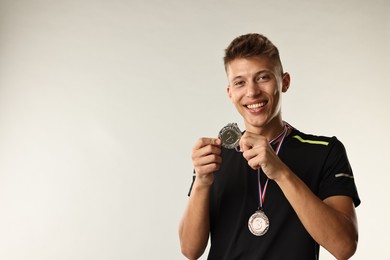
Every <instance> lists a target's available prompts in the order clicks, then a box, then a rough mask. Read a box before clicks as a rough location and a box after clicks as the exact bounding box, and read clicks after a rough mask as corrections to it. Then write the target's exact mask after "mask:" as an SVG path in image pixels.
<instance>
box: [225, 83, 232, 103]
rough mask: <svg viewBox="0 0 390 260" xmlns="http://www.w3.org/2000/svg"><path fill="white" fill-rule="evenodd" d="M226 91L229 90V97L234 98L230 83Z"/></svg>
mask: <svg viewBox="0 0 390 260" xmlns="http://www.w3.org/2000/svg"><path fill="white" fill-rule="evenodd" d="M226 92H227V94H228V96H229V99H230V100H232V89H231V87H230V85H228V86H227V87H226Z"/></svg>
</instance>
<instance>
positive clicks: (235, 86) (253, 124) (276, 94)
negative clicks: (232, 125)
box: [227, 57, 290, 133]
mask: <svg viewBox="0 0 390 260" xmlns="http://www.w3.org/2000/svg"><path fill="white" fill-rule="evenodd" d="M227 76H228V80H229V86H228V88H227V92H228V95H229V98H230V100H231V101H232V102H233V104H234V105H235V107H236V109H237V111H238V112H239V113H240V114H241V116H242V117H243V118H244V121H245V126H246V130H247V131H250V132H253V133H261V132H262V131H264V130H266V129H267V128H270V129H272V128H275V127H276V128H277V127H280V126H281V125H282V118H281V94H282V92H286V91H287V90H288V87H289V85H290V76H289V74H288V73H284V74H282V73H281V71H280V67H279V66H278V65H275V63H273V62H272V61H271V60H270V59H268V58H266V57H264V58H262V57H252V58H237V59H235V60H233V61H231V62H230V63H229V64H228V66H227Z"/></svg>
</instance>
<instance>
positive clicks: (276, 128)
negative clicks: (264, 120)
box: [246, 119, 285, 141]
mask: <svg viewBox="0 0 390 260" xmlns="http://www.w3.org/2000/svg"><path fill="white" fill-rule="evenodd" d="M284 126H285V123H284V122H283V121H282V120H281V119H280V120H276V121H275V122H270V123H268V124H267V125H265V126H262V127H254V126H249V127H248V126H247V127H246V130H247V131H248V132H251V133H254V134H259V135H262V136H265V137H266V138H267V140H268V141H271V140H272V139H274V138H275V137H277V136H278V135H280V134H281V133H282V132H283V130H284Z"/></svg>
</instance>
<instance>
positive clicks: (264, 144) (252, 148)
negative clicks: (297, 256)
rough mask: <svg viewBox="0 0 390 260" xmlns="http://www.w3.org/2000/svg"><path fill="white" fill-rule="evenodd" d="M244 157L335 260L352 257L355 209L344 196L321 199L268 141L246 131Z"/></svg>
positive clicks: (356, 232)
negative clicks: (276, 188)
mask: <svg viewBox="0 0 390 260" xmlns="http://www.w3.org/2000/svg"><path fill="white" fill-rule="evenodd" d="M240 147H242V148H243V152H244V153H243V156H244V157H245V158H246V159H247V161H248V164H249V165H250V166H251V167H252V168H253V169H257V168H259V167H261V168H262V170H263V172H264V173H265V174H266V175H267V176H268V178H270V179H272V180H274V181H275V182H276V183H277V184H278V185H279V187H280V188H281V190H282V191H283V193H284V195H285V196H286V198H287V200H288V201H289V203H290V204H291V206H292V207H293V209H294V210H295V212H296V214H297V216H298V218H299V219H300V221H301V222H302V224H303V225H304V227H305V229H306V230H307V231H308V233H309V234H310V235H311V236H312V237H313V239H314V240H315V241H316V242H317V243H318V244H320V245H321V246H323V247H324V248H326V249H327V250H328V251H329V252H330V253H331V254H332V255H334V256H335V257H336V258H337V259H340V260H344V259H348V258H349V257H351V256H352V255H353V254H354V253H355V251H356V247H357V240H358V230H357V220H356V214H355V208H354V205H353V202H352V199H351V198H349V197H347V196H333V197H329V198H327V199H325V200H324V201H322V200H320V199H319V198H318V197H317V196H316V195H315V194H314V193H313V192H312V191H311V190H310V189H309V187H308V186H307V185H306V184H305V183H304V182H303V181H302V180H301V179H300V178H299V177H297V176H296V175H295V174H294V173H293V172H292V171H291V170H290V169H289V168H288V167H287V166H286V165H285V164H284V163H283V162H282V161H281V160H280V159H279V157H278V156H277V155H276V154H275V152H274V151H273V149H272V148H271V147H270V145H269V144H268V141H267V140H266V139H265V138H264V137H262V136H259V135H255V134H252V133H249V132H246V133H245V135H244V136H243V137H242V138H241V141H240Z"/></svg>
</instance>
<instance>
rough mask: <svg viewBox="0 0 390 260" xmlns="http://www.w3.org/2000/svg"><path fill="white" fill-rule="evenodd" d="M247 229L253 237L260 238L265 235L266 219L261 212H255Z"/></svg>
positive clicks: (266, 229) (267, 227)
mask: <svg viewBox="0 0 390 260" xmlns="http://www.w3.org/2000/svg"><path fill="white" fill-rule="evenodd" d="M248 228H249V230H250V232H251V233H252V234H253V235H255V236H262V235H264V234H265V233H267V231H268V229H269V220H268V217H267V216H266V215H265V214H264V212H263V211H262V210H257V211H256V212H255V213H254V214H253V215H252V216H251V217H250V218H249V221H248Z"/></svg>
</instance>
